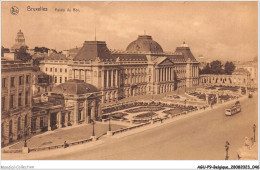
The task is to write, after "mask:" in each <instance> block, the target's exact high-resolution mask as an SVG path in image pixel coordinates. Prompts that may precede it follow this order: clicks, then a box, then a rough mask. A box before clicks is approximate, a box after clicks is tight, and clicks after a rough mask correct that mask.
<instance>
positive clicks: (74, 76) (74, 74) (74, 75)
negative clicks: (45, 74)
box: [53, 69, 76, 81]
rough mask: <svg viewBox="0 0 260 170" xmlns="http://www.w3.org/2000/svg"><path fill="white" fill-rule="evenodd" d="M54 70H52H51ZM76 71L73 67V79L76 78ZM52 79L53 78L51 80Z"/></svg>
mask: <svg viewBox="0 0 260 170" xmlns="http://www.w3.org/2000/svg"><path fill="white" fill-rule="evenodd" d="M53 71H54V70H53ZM75 72H76V71H75V69H73V79H75V78H76V73H75ZM53 81H54V80H53Z"/></svg>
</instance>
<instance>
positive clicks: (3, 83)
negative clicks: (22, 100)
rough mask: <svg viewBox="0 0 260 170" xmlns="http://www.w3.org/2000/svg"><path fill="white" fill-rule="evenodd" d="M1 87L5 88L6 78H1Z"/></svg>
mask: <svg viewBox="0 0 260 170" xmlns="http://www.w3.org/2000/svg"><path fill="white" fill-rule="evenodd" d="M2 87H6V78H2Z"/></svg>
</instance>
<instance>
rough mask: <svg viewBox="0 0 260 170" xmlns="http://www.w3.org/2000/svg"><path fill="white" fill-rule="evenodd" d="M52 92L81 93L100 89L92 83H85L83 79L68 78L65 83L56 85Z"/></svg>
mask: <svg viewBox="0 0 260 170" xmlns="http://www.w3.org/2000/svg"><path fill="white" fill-rule="evenodd" d="M52 92H54V93H58V94H68V95H79V94H86V93H93V92H98V89H97V88H96V87H95V86H93V85H92V84H88V83H85V82H84V81H83V80H75V79H74V80H68V81H67V82H65V83H62V84H59V85H58V86H56V87H54V88H53V90H52Z"/></svg>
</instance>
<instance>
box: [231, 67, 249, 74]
mask: <svg viewBox="0 0 260 170" xmlns="http://www.w3.org/2000/svg"><path fill="white" fill-rule="evenodd" d="M232 74H235V75H239V74H250V72H249V71H248V70H246V69H244V68H239V69H236V70H234V72H233V73H232Z"/></svg>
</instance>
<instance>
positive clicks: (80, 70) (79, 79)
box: [79, 69, 81, 80]
mask: <svg viewBox="0 0 260 170" xmlns="http://www.w3.org/2000/svg"><path fill="white" fill-rule="evenodd" d="M79 80H81V69H79Z"/></svg>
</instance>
